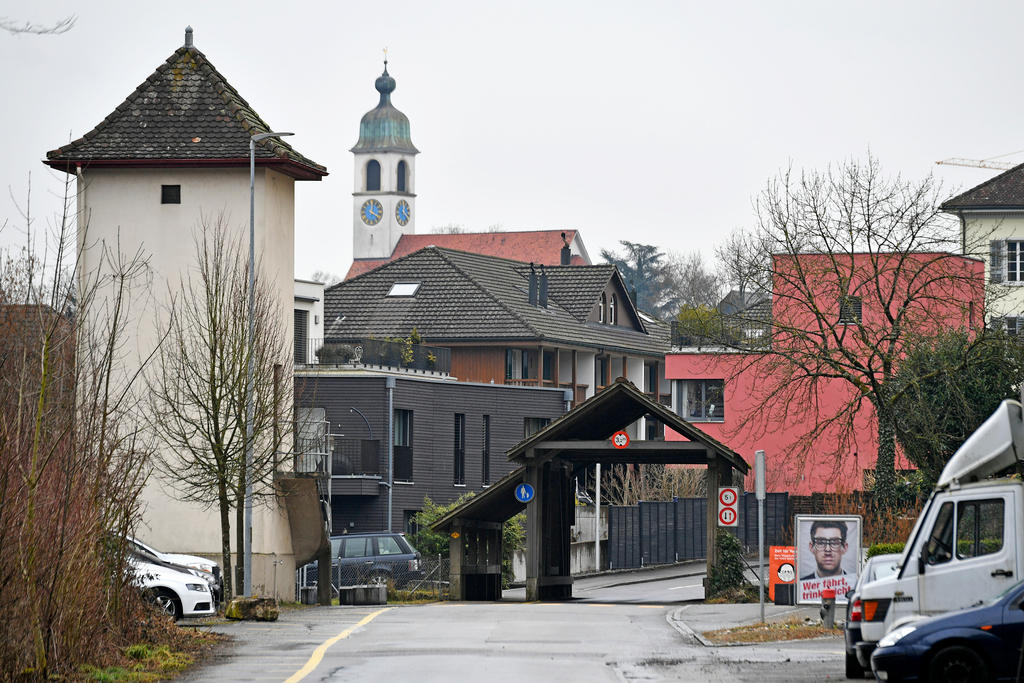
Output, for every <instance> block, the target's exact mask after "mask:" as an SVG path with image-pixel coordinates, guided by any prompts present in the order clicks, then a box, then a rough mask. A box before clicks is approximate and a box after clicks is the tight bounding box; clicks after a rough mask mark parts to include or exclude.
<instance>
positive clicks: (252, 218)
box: [242, 133, 294, 597]
mask: <svg viewBox="0 0 1024 683" xmlns="http://www.w3.org/2000/svg"><path fill="white" fill-rule="evenodd" d="M285 135H294V133H259V134H257V135H253V136H252V137H251V138H249V338H248V341H247V343H246V345H245V349H246V351H247V352H248V354H249V363H248V368H247V370H246V377H245V535H244V537H243V538H244V541H243V542H244V545H245V547H244V553H245V562H244V565H243V568H242V592H243V593H244V594H245V595H246V596H247V597H252V460H253V456H252V451H253V448H252V438H253V434H252V420H253V405H252V383H253V355H254V354H253V348H252V347H253V337H254V336H255V319H254V317H253V316H254V315H255V309H256V143H257V142H261V141H262V140H266V139H267V138H279V137H283V136H285Z"/></svg>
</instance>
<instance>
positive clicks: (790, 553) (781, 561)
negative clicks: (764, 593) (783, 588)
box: [768, 545, 796, 602]
mask: <svg viewBox="0 0 1024 683" xmlns="http://www.w3.org/2000/svg"><path fill="white" fill-rule="evenodd" d="M794 581H796V547H794V546H791V545H773V546H771V547H770V548H768V599H769V600H771V601H772V602H774V601H775V586H776V585H777V584H780V583H793V582H794Z"/></svg>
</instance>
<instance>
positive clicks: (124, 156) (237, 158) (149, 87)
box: [45, 31, 327, 180]
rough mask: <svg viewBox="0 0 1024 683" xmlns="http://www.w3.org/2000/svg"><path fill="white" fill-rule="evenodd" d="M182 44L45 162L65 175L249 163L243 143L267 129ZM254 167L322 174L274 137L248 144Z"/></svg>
mask: <svg viewBox="0 0 1024 683" xmlns="http://www.w3.org/2000/svg"><path fill="white" fill-rule="evenodd" d="M185 42H186V44H185V46H183V47H180V48H178V49H177V50H175V51H174V54H172V55H171V56H170V57H169V58H168V59H167V61H166V62H164V63H163V64H161V65H160V66H159V67H157V69H156V71H154V72H153V74H152V75H150V77H149V78H147V79H146V80H145V81H144V82H143V83H142V85H140V86H139V87H138V88H136V89H135V92H133V93H132V94H130V95H129V96H128V98H127V99H125V101H124V102H122V103H121V105H120V106H118V107H117V109H115V110H114V111H113V112H111V113H110V115H109V116H107V117H106V118H105V119H103V121H101V122H100V123H99V125H97V126H96V127H95V128H93V129H92V130H91V131H89V132H88V133H86V134H85V135H83V136H82V137H80V138H79V139H77V140H74V141H73V142H69V143H68V144H66V145H64V146H62V147H59V148H58V149H55V150H52V151H50V152H47V154H46V162H45V163H46V164H48V165H49V166H52V167H53V168H56V169H60V170H64V171H69V172H70V169H72V168H73V165H74V164H76V163H83V164H89V165H91V166H98V165H107V166H125V165H155V166H168V165H169V166H202V165H209V166H239V165H243V164H245V165H247V164H248V163H249V139H250V138H251V137H252V136H253V135H256V134H258V133H267V132H270V131H272V130H273V129H272V128H271V127H270V126H268V125H267V124H266V122H265V121H263V119H261V118H260V116H259V114H257V113H256V112H255V111H254V110H253V108H252V107H250V106H249V103H248V102H246V101H245V100H244V99H243V98H242V96H241V95H239V94H238V91H237V90H235V89H234V88H233V87H232V86H231V85H230V84H229V83H228V82H227V80H226V79H225V78H224V77H223V76H222V75H221V74H220V72H219V71H217V69H216V68H215V67H214V66H213V64H211V63H210V60H209V59H207V58H206V55H204V54H203V53H202V52H200V51H199V50H198V49H196V48H195V47H194V46H192V45H191V31H187V32H186V41H185ZM256 163H257V165H260V166H267V165H269V166H274V167H275V168H277V170H279V171H280V172H282V173H285V174H287V175H290V176H292V177H294V178H297V179H302V180H319V179H320V178H321V177H323V176H325V175H327V169H326V168H325V167H323V166H321V165H320V164H318V163H316V162H314V161H312V160H310V159H308V158H307V157H305V156H303V155H302V154H300V153H299V152H297V151H295V149H294V148H292V146H291V145H289V144H288V143H287V142H284V141H283V140H280V139H277V138H268V139H266V140H263V141H261V142H259V143H257V145H256Z"/></svg>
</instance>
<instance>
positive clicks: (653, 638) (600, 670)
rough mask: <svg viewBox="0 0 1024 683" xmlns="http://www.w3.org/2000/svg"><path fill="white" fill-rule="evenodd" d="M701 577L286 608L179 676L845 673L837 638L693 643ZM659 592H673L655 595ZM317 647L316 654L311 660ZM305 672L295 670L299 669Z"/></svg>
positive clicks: (715, 618)
mask: <svg viewBox="0 0 1024 683" xmlns="http://www.w3.org/2000/svg"><path fill="white" fill-rule="evenodd" d="M643 578H652V575H646V576H644V577H643ZM700 578H701V577H700V576H699V575H697V576H696V577H694V576H681V577H680V576H672V577H667V578H661V580H657V581H645V582H643V583H632V582H630V581H632V580H636V579H637V577H636V576H629V575H618V576H615V577H609V576H603V577H591V578H590V579H583V580H580V581H579V582H578V583H577V586H576V587H575V588H576V590H574V594H576V595H577V596H578V599H576V600H573V601H570V602H564V603H526V602H521V601H514V597H513V596H512V595H510V596H509V597H510V598H513V600H510V601H504V602H501V603H435V604H430V605H421V606H409V607H393V608H388V609H384V610H380V609H379V608H367V607H358V608H357V607H330V608H324V607H319V608H308V609H295V610H287V611H285V612H284V613H283V614H282V618H281V620H280V621H278V622H277V623H273V624H257V623H238V624H227V625H224V626H220V627H217V628H216V630H218V631H221V632H224V633H227V634H230V635H231V636H232V637H233V639H234V643H233V644H232V645H230V646H227V647H225V648H222V650H221V651H220V652H219V653H218V654H217V655H216V656H215V657H214V658H213V659H212V660H211V661H210V662H209V663H208V664H207V665H206V666H204V667H202V668H201V669H199V670H197V671H194V672H192V673H191V674H190V675H188V676H186V677H184V679H183V680H189V681H286V680H289V678H290V677H292V678H291V682H292V683H295V682H296V681H297V680H303V681H350V680H351V681H407V680H414V681H417V682H419V681H446V682H448V681H452V680H476V679H481V680H487V681H489V682H490V681H506V680H507V681H516V682H517V683H519V682H521V681H524V680H529V681H620V682H622V681H652V680H653V681H658V680H671V681H705V680H707V681H759V682H763V681H820V680H828V679H830V678H831V679H838V678H842V677H843V666H842V661H843V660H842V652H843V644H842V640H841V639H835V638H833V639H825V640H814V641H804V642H791V643H777V644H769V645H759V646H742V647H717V648H709V647H705V646H704V645H702V644H700V642H699V641H698V640H697V639H696V638H695V637H694V636H693V635H692V631H691V630H690V628H689V627H688V626H687V623H686V622H687V620H689V621H691V622H693V623H694V624H696V625H697V627H698V628H700V629H703V628H705V627H706V626H707V625H708V624H712V625H714V624H717V623H719V622H721V621H722V620H723V619H725V618H726V617H725V612H724V611H723V612H722V613H721V614H719V613H717V612H715V611H714V610H710V611H707V610H706V608H704V607H703V606H697V605H693V604H690V605H688V604H685V603H683V602H682V600H684V599H693V598H683V597H679V598H676V597H675V596H688V595H691V594H692V593H693V592H694V591H695V590H699V591H701V592H702V590H703V589H702V588H699V585H700ZM616 596H618V597H616ZM663 596H671V597H672V598H673V599H672V600H671V601H665V602H659V601H658V598H661V597H663ZM755 607H756V606H755ZM778 609H781V608H778ZM696 610H704V611H701V612H699V613H698V612H697V611H696ZM745 614H746V615H748V616H749V614H750V612H749V611H748V612H745ZM318 652H319V653H321V654H322V659H319V660H316V658H315V655H316V653H318ZM311 656H313V657H314V661H312V662H311V661H310V657H311ZM303 667H305V669H303ZM300 672H303V673H302V677H301V678H295V677H294V676H296V674H300Z"/></svg>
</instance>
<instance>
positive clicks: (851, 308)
mask: <svg viewBox="0 0 1024 683" xmlns="http://www.w3.org/2000/svg"><path fill="white" fill-rule="evenodd" d="M860 314H861V305H860V297H859V296H844V297H843V298H841V299H840V300H839V322H840V323H859V322H860V319H861V318H860Z"/></svg>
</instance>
